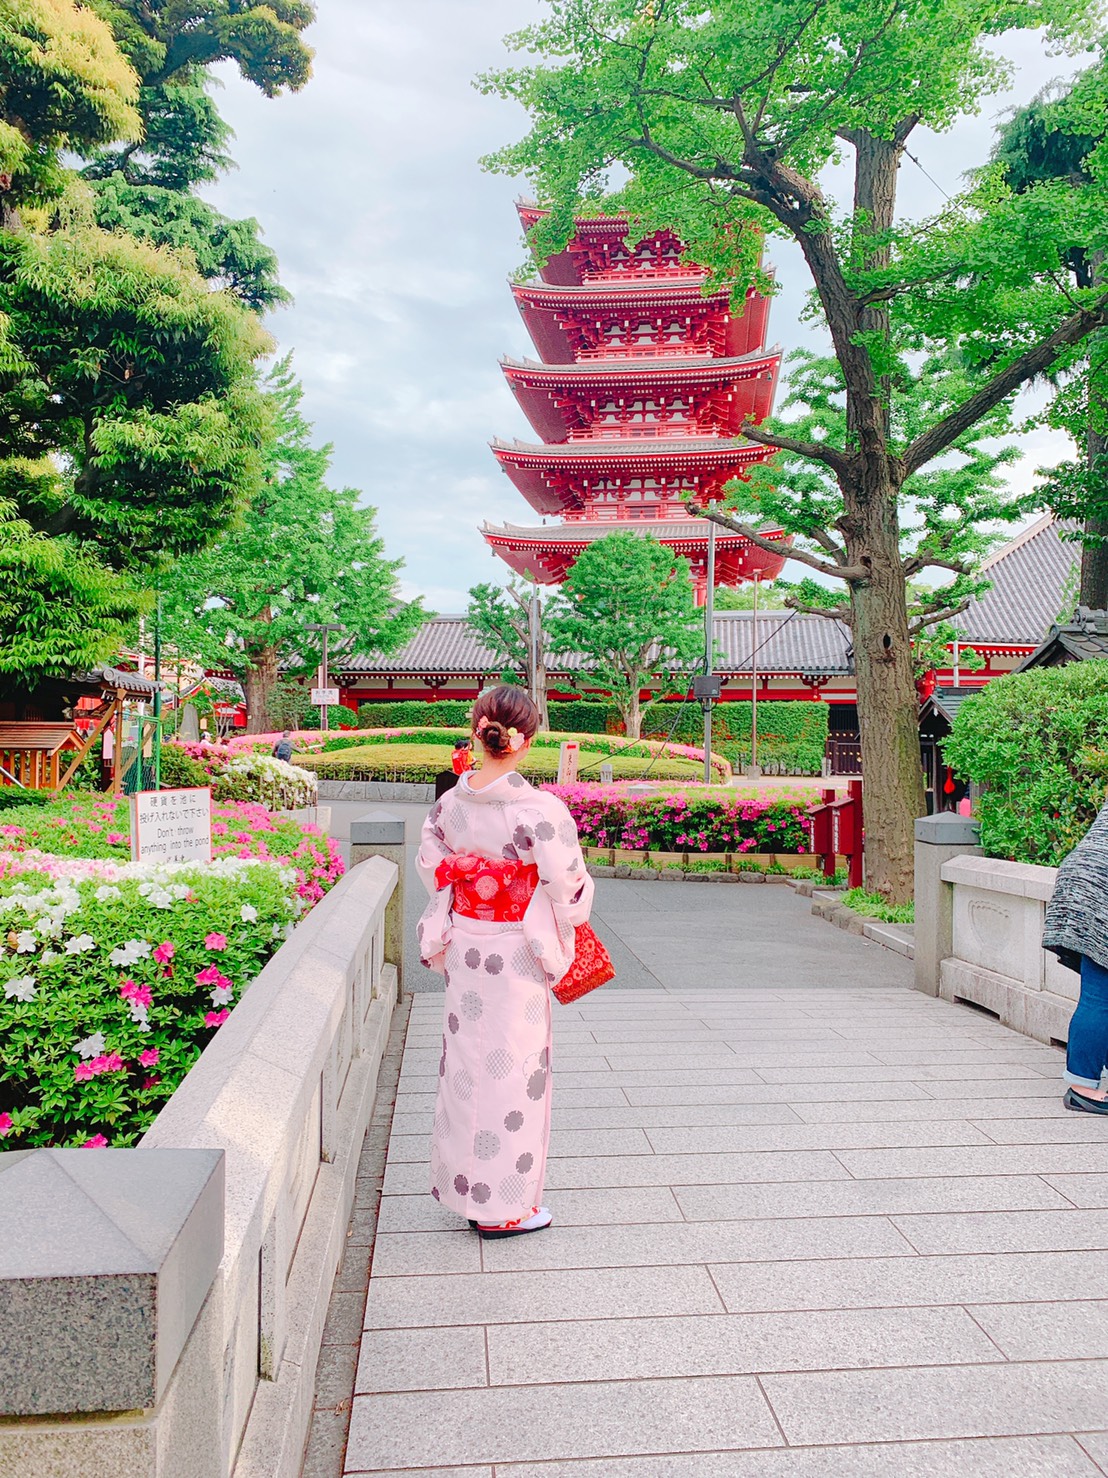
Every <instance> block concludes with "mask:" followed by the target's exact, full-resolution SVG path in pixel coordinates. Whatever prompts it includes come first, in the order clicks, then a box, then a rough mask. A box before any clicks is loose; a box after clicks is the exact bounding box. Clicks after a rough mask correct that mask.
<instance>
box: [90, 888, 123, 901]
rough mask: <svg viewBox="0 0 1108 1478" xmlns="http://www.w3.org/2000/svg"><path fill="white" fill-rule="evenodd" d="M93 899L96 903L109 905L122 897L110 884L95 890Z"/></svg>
mask: <svg viewBox="0 0 1108 1478" xmlns="http://www.w3.org/2000/svg"><path fill="white" fill-rule="evenodd" d="M95 897H96V901H97V903H110V902H112V900H113V899H116V898H122V897H123V895H122V893H120V891H119V889H118V888H116V887H114V886H113V885H112V884H111V883H105V884H104V886H103V887H102V888H97V890H96V894H95Z"/></svg>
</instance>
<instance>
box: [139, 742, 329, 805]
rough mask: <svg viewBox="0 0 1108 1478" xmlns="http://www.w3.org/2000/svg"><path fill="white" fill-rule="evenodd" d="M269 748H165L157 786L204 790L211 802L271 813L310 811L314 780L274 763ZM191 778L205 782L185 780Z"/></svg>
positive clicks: (308, 774) (197, 745)
mask: <svg viewBox="0 0 1108 1478" xmlns="http://www.w3.org/2000/svg"><path fill="white" fill-rule="evenodd" d="M272 748H273V745H272V744H270V745H266V746H259V750H260V752H258V751H257V750H251V749H250V748H248V747H246V746H245V745H241V744H232V743H228V744H209V743H207V742H206V741H201V742H200V743H195V744H192V743H188V744H180V743H175V744H167V745H166V746H165V749H164V750H163V752H162V763H163V776H162V783H163V784H174V785H177V784H185V785H188V784H209V785H210V786H211V788H212V798H213V800H217V801H257V802H258V803H259V804H260V805H263V806H265V807H266V808H267V809H268V810H270V811H295V810H297V809H299V808H300V807H301V806H313V805H315V800H316V780H315V776H314V775H313V774H311V772H310V771H308V770H303V769H301V768H300V767H299V766H298V765H290V764H287V763H286V762H285V761H284V760H279V759H275V758H274V757H273V755H272V754H271V753H270V750H272ZM167 765H168V772H167ZM190 775H192V776H194V777H195V776H196V775H199V776H201V777H204V778H201V779H199V780H197V779H195V778H193V779H189V778H188V777H189V776H190Z"/></svg>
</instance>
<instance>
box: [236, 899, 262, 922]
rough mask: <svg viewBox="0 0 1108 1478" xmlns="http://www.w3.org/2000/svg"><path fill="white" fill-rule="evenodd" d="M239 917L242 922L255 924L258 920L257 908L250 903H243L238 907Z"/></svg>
mask: <svg viewBox="0 0 1108 1478" xmlns="http://www.w3.org/2000/svg"><path fill="white" fill-rule="evenodd" d="M239 918H240V919H241V920H242V921H243V923H244V924H256V923H257V922H258V910H257V909H256V908H255V907H254V906H253V904H251V903H244V904H243V905H242V907H241V908H240V909H239Z"/></svg>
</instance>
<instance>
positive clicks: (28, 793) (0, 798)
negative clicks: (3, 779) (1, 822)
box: [0, 785, 53, 811]
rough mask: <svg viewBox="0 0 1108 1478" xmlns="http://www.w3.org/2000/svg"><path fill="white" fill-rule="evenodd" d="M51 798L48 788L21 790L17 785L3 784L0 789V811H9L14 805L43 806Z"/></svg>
mask: <svg viewBox="0 0 1108 1478" xmlns="http://www.w3.org/2000/svg"><path fill="white" fill-rule="evenodd" d="M52 799H53V797H52V796H51V794H50V792H49V791H48V790H23V789H21V788H20V786H18V785H5V786H4V787H3V788H2V789H0V811H10V810H12V809H13V808H14V807H16V806H19V807H23V806H45V805H49V803H50V801H51V800H52Z"/></svg>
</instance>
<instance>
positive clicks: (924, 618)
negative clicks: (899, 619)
mask: <svg viewBox="0 0 1108 1478" xmlns="http://www.w3.org/2000/svg"><path fill="white" fill-rule="evenodd" d="M971 599H972V597H971V596H968V595H967V596H966V598H965V599H964V600H960V601H959V602H958V604H957V605H956V606H944V607H943V608H942V610H940V611H921V612H920V613H919V615H918V616H913V617H912V619H911V620H910V621H909V622H908V634H909V636H918V635H919V633H920V632H921V631H925V630H926V629H927V627H928V626H937V625H938V623H939V622H940V621H949V620H951V619H952V617H954V616H960V615H961V614H962V612H963V611H964V610H966V609H967V608H968V606H969V603H970V600H971Z"/></svg>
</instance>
